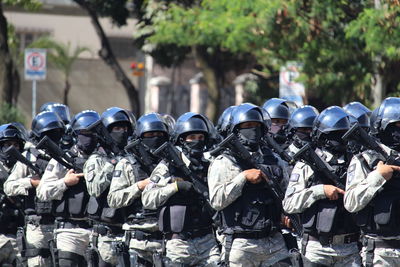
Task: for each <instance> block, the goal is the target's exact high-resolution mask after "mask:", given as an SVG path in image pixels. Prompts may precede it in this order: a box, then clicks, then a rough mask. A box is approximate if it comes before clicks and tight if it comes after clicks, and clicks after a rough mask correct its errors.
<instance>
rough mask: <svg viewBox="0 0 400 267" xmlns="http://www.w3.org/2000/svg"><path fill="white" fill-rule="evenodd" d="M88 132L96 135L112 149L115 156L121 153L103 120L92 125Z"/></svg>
mask: <svg viewBox="0 0 400 267" xmlns="http://www.w3.org/2000/svg"><path fill="white" fill-rule="evenodd" d="M87 130H88V131H91V132H94V133H96V134H97V136H98V137H99V138H100V140H101V141H102V142H103V144H104V145H105V146H107V147H108V148H110V149H111V151H112V152H113V153H114V154H115V155H117V154H119V153H120V152H121V150H120V149H119V147H118V146H117V144H115V142H114V139H113V138H112V137H111V135H110V133H109V132H108V130H107V128H106V127H105V126H104V124H103V122H102V121H101V120H98V121H97V122H95V123H93V124H92V125H90V126H89V127H88V128H87Z"/></svg>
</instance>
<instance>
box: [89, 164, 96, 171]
mask: <svg viewBox="0 0 400 267" xmlns="http://www.w3.org/2000/svg"><path fill="white" fill-rule="evenodd" d="M94 168H95V165H94V164H92V165H90V166H89V167H88V172H91V171H93V170H94Z"/></svg>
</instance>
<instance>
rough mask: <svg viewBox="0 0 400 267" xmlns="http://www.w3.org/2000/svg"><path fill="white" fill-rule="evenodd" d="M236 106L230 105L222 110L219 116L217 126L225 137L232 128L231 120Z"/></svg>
mask: <svg viewBox="0 0 400 267" xmlns="http://www.w3.org/2000/svg"><path fill="white" fill-rule="evenodd" d="M235 107H236V106H230V107H228V108H226V109H225V110H224V112H222V114H221V116H219V118H218V122H217V126H216V127H215V128H216V129H217V131H218V133H219V134H220V135H222V136H224V137H226V135H227V132H228V131H229V129H230V125H229V124H230V121H231V116H232V111H233V110H234V109H235Z"/></svg>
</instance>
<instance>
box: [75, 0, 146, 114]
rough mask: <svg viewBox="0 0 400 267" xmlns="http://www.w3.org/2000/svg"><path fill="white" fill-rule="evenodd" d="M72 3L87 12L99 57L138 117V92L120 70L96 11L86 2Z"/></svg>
mask: <svg viewBox="0 0 400 267" xmlns="http://www.w3.org/2000/svg"><path fill="white" fill-rule="evenodd" d="M74 2H76V3H77V4H78V5H79V6H80V7H81V8H83V9H84V10H86V11H87V12H88V14H89V16H90V18H91V20H92V24H93V27H94V29H95V30H96V32H97V35H98V36H99V38H100V42H101V49H100V50H99V56H100V57H101V58H102V59H103V60H104V62H105V63H106V64H107V65H108V66H109V67H110V68H111V69H112V70H113V71H114V72H115V75H116V77H117V80H118V81H120V82H121V84H122V85H123V86H124V88H125V91H126V93H127V95H128V98H129V101H130V105H131V110H132V112H133V113H134V114H135V116H136V117H138V116H139V115H140V100H139V92H138V91H137V89H136V88H135V86H134V85H133V84H132V82H131V80H129V78H128V76H126V74H125V72H124V70H123V69H122V68H121V66H120V65H119V63H118V61H117V59H116V58H115V55H114V53H113V51H112V49H111V46H110V43H109V41H108V38H107V36H106V34H105V33H104V30H103V27H102V26H101V24H100V22H99V18H98V16H97V13H96V11H95V10H94V9H93V8H92V7H91V6H90V4H89V3H88V2H87V1H86V0H74Z"/></svg>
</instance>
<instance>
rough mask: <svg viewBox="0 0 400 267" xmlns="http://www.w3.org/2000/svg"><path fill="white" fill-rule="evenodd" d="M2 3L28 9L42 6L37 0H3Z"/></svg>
mask: <svg viewBox="0 0 400 267" xmlns="http://www.w3.org/2000/svg"><path fill="white" fill-rule="evenodd" d="M3 3H4V4H5V5H10V6H19V7H22V8H24V9H27V10H30V11H35V10H38V9H39V8H40V7H41V6H42V3H40V2H39V1H38V0H3Z"/></svg>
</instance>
